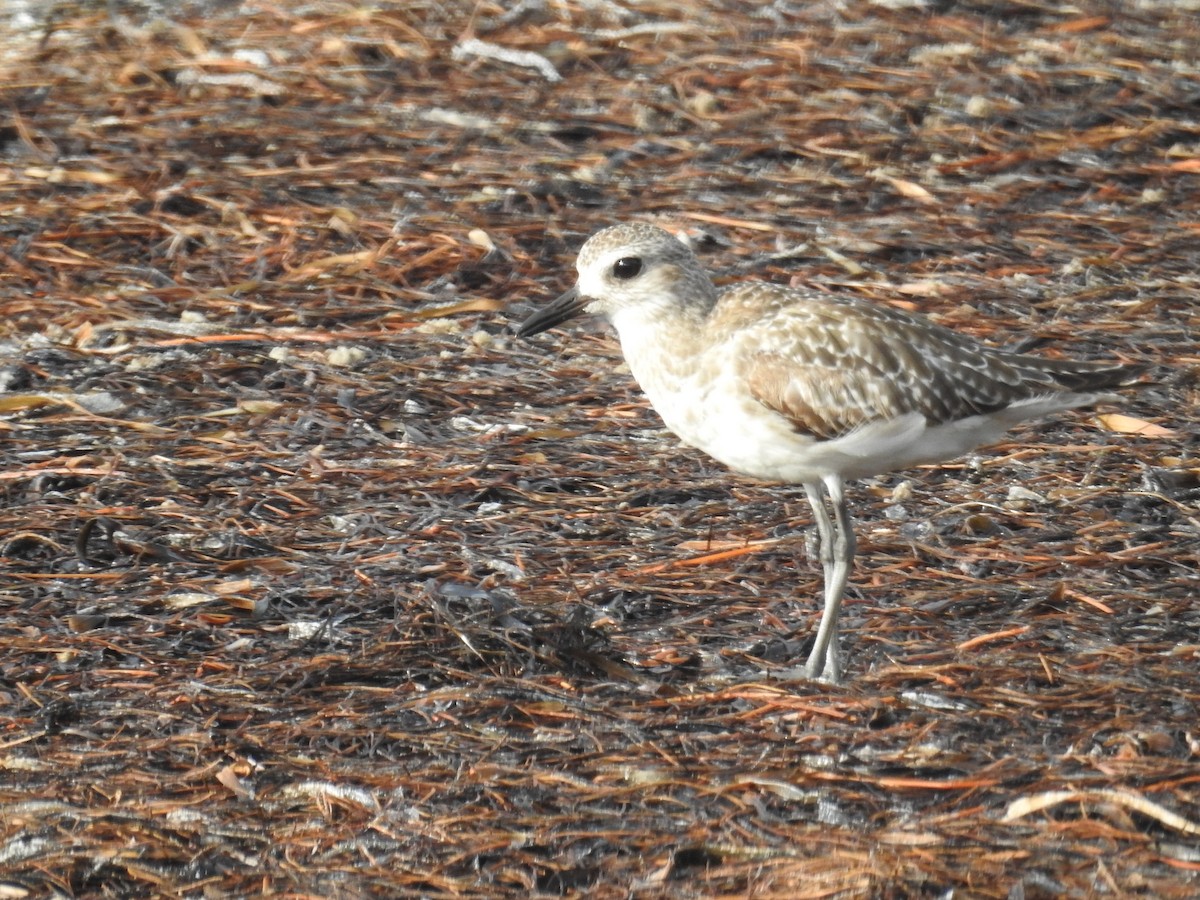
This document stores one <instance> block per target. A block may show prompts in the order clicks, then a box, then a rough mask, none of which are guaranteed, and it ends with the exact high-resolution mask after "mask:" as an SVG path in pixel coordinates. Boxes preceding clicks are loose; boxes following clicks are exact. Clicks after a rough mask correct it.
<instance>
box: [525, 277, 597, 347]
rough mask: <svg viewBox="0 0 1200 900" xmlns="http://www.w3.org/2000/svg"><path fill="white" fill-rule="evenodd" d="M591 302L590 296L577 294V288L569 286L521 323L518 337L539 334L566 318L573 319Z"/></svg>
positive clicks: (559, 323)
mask: <svg viewBox="0 0 1200 900" xmlns="http://www.w3.org/2000/svg"><path fill="white" fill-rule="evenodd" d="M590 302H591V298H590V297H581V296H579V289H578V288H571V289H570V290H569V291H567V292H566V293H565V294H563V295H562V296H560V297H559V298H558V299H557V300H555V301H554V302H553V303H551V304H550V305H549V306H544V307H542V308H541V309H539V310H538V311H537V312H535V313H534V314H533V315H532V316H530V317H529V318H528V319H526V320H525V321H524V322H522V323H521V325H520V327H519V328H517V336H518V337H529V336H530V335H534V334H541V333H542V332H543V331H545V330H546V329H547V328H553V327H554V326H555V325H561V324H562V323H563V322H565V321H567V319H573V318H575V317H576V316H577V315H579V314H580V313H581V312H583V308H584V307H585V306H587V305H588V303H590Z"/></svg>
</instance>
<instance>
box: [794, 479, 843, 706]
mask: <svg viewBox="0 0 1200 900" xmlns="http://www.w3.org/2000/svg"><path fill="white" fill-rule="evenodd" d="M804 492H805V494H807V495H808V501H809V503H810V504H812V508H813V517H814V519H815V520H816V523H817V536H818V537H819V538H820V541H821V552H820V555H821V567H822V569H823V570H824V574H825V610H824V612H822V614H821V624H820V626H818V628H817V638H816V641H815V642H814V644H813V649H812V653H811V654H809V657H808V662H807V664H806V665H805V666H804V674H805V675H806V676H808V677H809V678H819V679H821V680H822V681H827V682H829V683H830V684H837V683H839V682H840V681H841V680H842V663H841V654H840V651H839V647H838V614H839V613H840V611H841V608H842V595H843V594H845V592H846V580H847V579H848V578H849V577H850V564H851V562H852V561H853V560H854V544H855V541H854V524H853V523H852V522H851V521H850V513H849V511H848V510H847V509H846V495H845V492H844V491H843V490H842V481H841V479H840V478H836V477H830V478H826V479H825V481H824V484H823V485H816V484H806V485H804ZM826 497H828V498H829V504H830V505H831V506H832V507H833V513H834V517H835V521H831V520H830V518H829V511H828V509H827V508H826V506H825V498H826Z"/></svg>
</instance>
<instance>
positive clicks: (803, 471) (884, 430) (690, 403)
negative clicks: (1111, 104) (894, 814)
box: [517, 224, 1145, 683]
mask: <svg viewBox="0 0 1200 900" xmlns="http://www.w3.org/2000/svg"><path fill="white" fill-rule="evenodd" d="M576 266H577V268H578V271H579V279H578V281H577V282H576V284H575V287H573V288H572V289H571V290H569V291H567V292H566V293H565V294H563V295H562V296H561V297H559V298H558V299H557V300H555V301H554V302H552V303H551V304H550V305H549V306H546V307H545V308H544V309H542V310H540V311H538V312H536V313H534V314H533V315H532V316H530V317H529V318H528V319H527V320H526V321H525V322H524V323H522V324H521V326H520V328H519V329H518V331H517V333H518V334H519V335H521V336H522V337H527V336H529V335H534V334H537V333H539V332H541V331H545V330H546V329H547V328H551V327H553V326H555V325H558V324H559V323H561V322H565V321H566V320H568V319H570V318H572V317H574V316H576V315H579V314H580V313H585V312H586V313H595V314H598V315H601V316H604V317H605V318H607V319H608V321H609V322H611V323H612V325H613V326H614V327H615V328H616V330H617V334H618V336H619V337H620V341H621V349H622V351H623V352H624V354H625V360H626V362H627V363H628V364H629V368H630V370H631V371H632V372H633V376H634V378H636V379H637V382H638V384H639V385H640V386H641V388H642V390H643V391H645V393H646V396H647V397H649V398H650V403H651V404H652V405H653V406H654V408H655V410H657V411H658V414H659V415H660V416H662V419H663V421H664V422H665V423H666V425H667V427H668V428H669V429H671V431H673V432H675V434H676V435H678V436H679V437H680V438H681V439H682V440H683V441H684V442H685V443H687V444H690V445H692V446H693V447H697V448H699V449H700V450H703V451H704V452H705V453H707V454H708V455H710V456H712V457H714V458H715V459H717V460H719V461H720V462H722V463H724V464H725V465H727V466H728V467H729V468H731V469H733V470H734V471H735V472H740V473H742V474H744V475H749V476H751V477H754V478H758V479H762V480H765V481H773V482H783V483H788V484H800V485H803V487H804V492H805V494H806V495H807V496H808V501H809V503H810V504H811V505H812V509H813V516H814V518H815V520H816V526H817V537H818V539H819V542H820V557H821V564H822V568H823V569H824V576H825V608H824V612H823V613H822V616H821V623H820V626H819V627H818V629H817V636H816V641H815V644H814V646H813V649H812V653H811V654H810V655H809V657H808V662H807V663H806V665H805V668H804V673H805V675H806V676H807V677H809V678H821V679H823V680H825V681H827V682H832V683H837V682H838V681H840V680H841V675H842V663H841V659H840V653H839V648H838V627H837V620H838V612H839V610H840V609H841V605H842V595H843V594H844V592H845V589H846V579H847V577H848V575H849V573H850V566H851V562H852V561H853V559H854V543H855V542H854V530H853V524H852V522H851V520H850V515H849V512H848V511H847V509H846V499H845V493H844V484H845V481H846V480H847V479H852V478H863V477H866V476H869V475H878V474H881V473H883V472H888V471H892V470H894V469H903V468H907V467H909V466H914V465H918V464H922V463H934V462H943V461H946V460H949V459H953V458H954V457H956V456H960V455H962V454H963V453H966V452H967V451H969V450H971V449H972V448H974V447H978V446H980V445H982V444H987V443H991V442H993V441H996V440H997V439H998V438H999V437H1000V436H1001V435H1002V434H1003V433H1004V432H1005V431H1006V430H1008V429H1009V428H1011V427H1012V426H1013V425H1016V424H1017V423H1018V422H1021V421H1023V420H1025V419H1031V418H1034V417H1037V416H1043V415H1047V414H1049V413H1055V412H1060V411H1062V410H1067V409H1072V408H1074V407H1077V406H1086V405H1089V404H1093V403H1096V402H1098V401H1103V400H1111V399H1114V398H1113V395H1112V394H1110V393H1108V391H1109V389H1111V388H1115V387H1120V386H1122V385H1126V384H1130V383H1131V382H1132V381H1133V380H1134V379H1136V378H1137V376H1138V375H1140V374H1141V373H1142V372H1143V371H1144V369H1145V367H1144V366H1138V365H1114V364H1109V363H1096V362H1083V361H1077V360H1056V359H1044V358H1042V357H1038V356H1029V355H1026V354H1020V353H1010V352H1006V351H1004V350H1000V349H996V348H994V347H989V346H986V345H983V344H980V343H978V342H976V341H975V340H973V339H971V338H969V337H966V336H965V335H961V334H958V333H956V332H953V331H950V330H948V329H946V328H942V327H941V326H939V325H935V324H934V323H933V322H930V321H928V320H926V319H923V318H920V317H918V316H914V315H909V314H908V313H905V312H901V311H900V310H897V309H892V308H890V307H886V306H878V305H875V304H872V303H869V302H866V301H864V300H861V299H858V298H854V297H845V296H843V297H834V296H828V295H825V294H821V293H817V292H815V291H811V290H803V289H796V288H788V287H781V286H778V285H773V284H765V283H761V282H759V283H750V282H744V283H741V284H737V285H734V286H731V287H727V288H725V289H724V290H718V289H717V288H716V287H715V286H714V285H713V283H712V281H711V280H710V279H709V277H708V275H707V274H706V273H705V272H704V269H703V268H702V267H701V266H700V263H699V261H698V260H697V259H696V257H695V256H694V255H693V254H692V251H691V250H690V249H688V248H687V247H686V246H685V245H684V244H683V243H681V242H680V241H679V240H677V239H676V238H675V237H673V236H672V235H670V234H668V233H667V232H665V231H663V230H662V229H660V228H656V227H654V226H652V225H642V224H625V225H616V226H614V227H611V228H606V229H604V230H603V231H600V232H598V233H597V234H595V235H593V236H592V237H591V238H590V239H589V240H588V241H587V243H585V244H584V245H583V249H581V250H580V251H579V259H578V261H577V263H576ZM831 512H832V516H831V515H830V513H831Z"/></svg>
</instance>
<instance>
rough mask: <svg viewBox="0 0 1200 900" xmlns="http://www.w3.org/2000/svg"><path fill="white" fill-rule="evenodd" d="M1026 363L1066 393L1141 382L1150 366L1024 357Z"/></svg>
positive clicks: (1089, 391) (1088, 391) (1127, 385)
mask: <svg viewBox="0 0 1200 900" xmlns="http://www.w3.org/2000/svg"><path fill="white" fill-rule="evenodd" d="M1028 360H1029V363H1030V364H1031V365H1033V366H1034V367H1036V368H1038V369H1041V370H1042V372H1044V373H1045V374H1047V375H1049V376H1050V377H1051V378H1052V379H1054V381H1055V382H1056V383H1057V384H1059V385H1060V386H1061V387H1063V388H1065V389H1066V390H1068V391H1079V392H1087V393H1091V392H1094V391H1106V390H1111V389H1113V388H1119V387H1129V386H1131V385H1134V384H1138V383H1141V379H1142V376H1143V375H1144V374H1145V373H1146V372H1147V371H1148V370H1149V369H1150V366H1148V365H1144V364H1142V363H1132V364H1128V365H1124V364H1121V365H1113V364H1112V363H1104V362H1090V361H1085V360H1075V359H1046V358H1045V357H1043V356H1030V357H1028Z"/></svg>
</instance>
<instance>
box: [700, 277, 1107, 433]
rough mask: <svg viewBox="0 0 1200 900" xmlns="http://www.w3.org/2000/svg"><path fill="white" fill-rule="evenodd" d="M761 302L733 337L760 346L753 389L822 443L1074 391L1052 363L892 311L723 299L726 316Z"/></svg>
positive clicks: (806, 298)
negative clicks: (873, 425)
mask: <svg viewBox="0 0 1200 900" xmlns="http://www.w3.org/2000/svg"><path fill="white" fill-rule="evenodd" d="M729 295H732V296H729ZM743 295H744V296H743ZM731 300H732V301H734V302H732V303H729V301H731ZM727 304H728V306H727ZM753 305H757V306H758V307H759V309H760V312H762V311H765V312H767V313H768V314H767V315H766V316H765V318H760V319H759V320H758V322H757V323H756V324H754V325H752V326H750V327H748V328H746V329H745V330H744V331H741V332H740V333H733V332H731V333H730V340H731V341H733V342H734V343H736V344H737V345H739V346H742V347H745V348H747V351H749V348H750V347H755V348H756V350H755V351H753V352H745V353H742V354H740V356H741V358H742V359H743V360H744V362H743V368H742V376H743V378H744V379H745V383H746V384H747V386H748V388H749V390H750V392H751V394H752V395H753V396H754V397H755V399H757V400H758V401H759V402H760V403H762V404H763V405H764V406H766V407H767V408H769V409H772V410H775V411H776V412H778V413H779V414H780V415H782V416H784V417H786V418H787V419H788V420H789V421H790V422H791V423H792V425H793V427H795V428H796V430H797V431H800V432H803V433H807V434H811V435H813V436H814V437H817V438H820V439H829V438H834V437H838V436H840V435H843V434H847V433H848V432H851V431H853V430H854V429H855V428H858V427H860V426H861V425H864V424H865V423H868V422H874V421H878V420H881V419H893V418H897V417H899V416H903V415H906V414H908V413H913V412H918V413H920V414H921V415H923V416H925V418H926V419H927V420H928V421H929V423H930V424H940V423H943V422H949V421H954V420H957V419H964V418H967V417H968V416H973V415H979V414H981V413H987V412H992V411H994V410H998V409H1003V408H1004V407H1007V406H1009V405H1010V404H1012V403H1015V402H1018V401H1021V400H1026V399H1029V398H1031V397H1037V396H1044V395H1047V394H1051V393H1055V392H1058V391H1061V390H1063V389H1064V385H1063V384H1062V383H1061V382H1060V381H1059V380H1057V379H1056V378H1055V377H1054V375H1052V374H1051V373H1050V372H1049V371H1046V370H1045V369H1043V368H1041V367H1039V366H1038V365H1037V364H1038V363H1044V362H1048V361H1044V360H1040V359H1038V358H1036V357H1026V356H1020V355H1017V354H1011V353H1005V352H1004V351H1001V350H997V349H995V348H991V347H987V346H986V345H983V344H980V343H978V342H976V341H974V340H973V339H971V338H969V337H967V336H965V335H961V334H958V333H956V332H953V331H950V330H949V329H946V328H942V327H940V326H938V325H935V324H933V323H932V322H929V321H926V320H923V319H918V318H915V317H913V316H910V315H908V314H906V313H904V312H901V311H900V310H896V309H892V308H890V307H884V306H877V305H874V304H869V303H865V302H861V301H856V300H853V299H843V298H830V297H827V296H825V295H822V294H816V293H806V292H802V291H790V290H789V291H782V290H780V289H779V288H771V287H770V286H765V285H762V286H760V285H752V286H743V287H739V288H735V289H733V291H731V292H728V294H727V296H723V297H722V298H721V310H720V313H719V314H720V315H722V316H729V315H733V314H734V311H735V310H736V309H737V308H738V307H742V308H743V310H747V309H748V308H749V307H750V306H753ZM740 318H742V320H743V321H747V322H748V321H751V318H750V317H747V316H742V317H740ZM1084 365H1086V364H1084Z"/></svg>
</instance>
